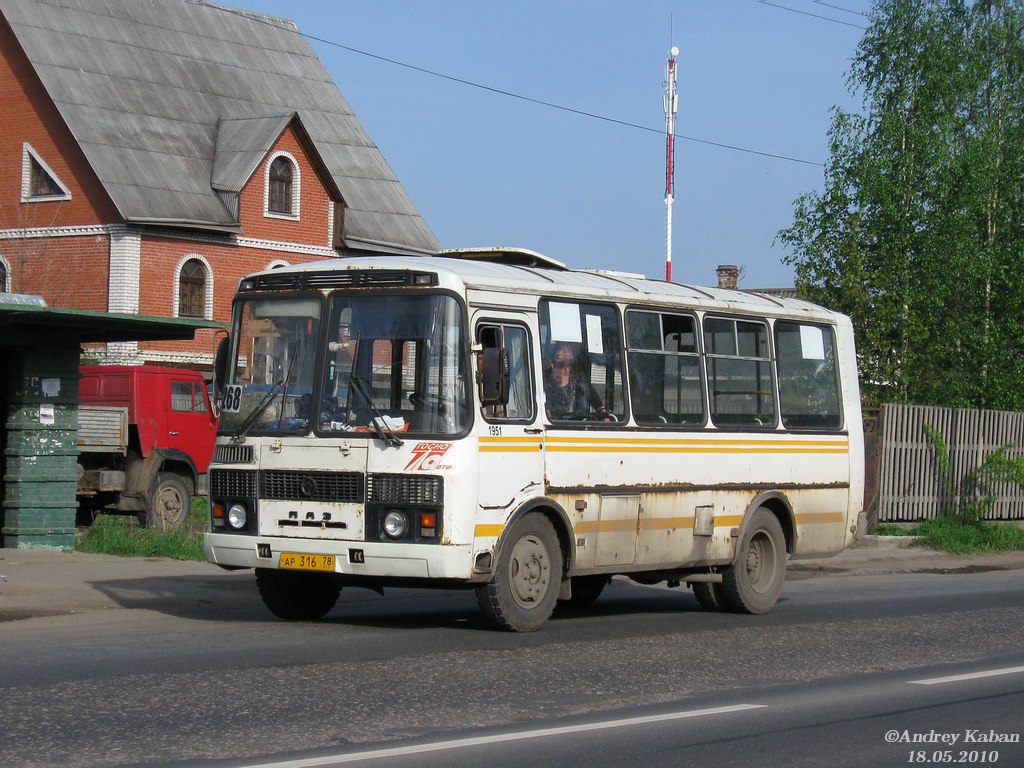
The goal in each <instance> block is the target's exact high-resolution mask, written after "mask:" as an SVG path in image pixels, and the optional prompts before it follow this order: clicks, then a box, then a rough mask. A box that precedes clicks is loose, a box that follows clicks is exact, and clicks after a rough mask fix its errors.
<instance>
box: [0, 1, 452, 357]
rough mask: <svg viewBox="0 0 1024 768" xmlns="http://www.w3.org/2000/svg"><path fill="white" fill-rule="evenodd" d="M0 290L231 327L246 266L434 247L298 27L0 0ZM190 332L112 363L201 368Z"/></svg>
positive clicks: (178, 4) (130, 350) (205, 340)
mask: <svg viewBox="0 0 1024 768" xmlns="http://www.w3.org/2000/svg"><path fill="white" fill-rule="evenodd" d="M0 109H2V110H3V119H2V120H0V290H4V291H10V292H18V293H28V294H38V295H41V296H43V297H44V298H45V300H46V301H47V303H48V304H49V305H50V306H54V307H62V308H71V309H81V310H93V311H108V312H120V313H140V314H145V315H154V316H162V317H184V318H188V317H193V318H201V319H206V320H215V321H224V322H226V321H228V320H229V314H230V302H231V296H232V294H233V292H234V289H235V286H236V284H237V282H238V280H239V278H240V277H241V276H242V275H244V274H246V273H249V272H253V271H256V270H261V269H266V268H269V267H273V266H276V265H281V264H295V263H301V262H308V261H312V260H317V259H324V258H333V257H336V256H339V255H345V254H346V253H350V252H354V251H367V250H372V251H378V252H388V253H405V254H413V255H419V254H424V253H430V252H433V251H436V250H437V249H438V247H439V246H438V242H437V239H436V238H435V237H434V235H433V233H432V232H431V231H430V229H429V227H428V226H427V224H426V222H425V221H424V220H423V218H422V217H421V216H420V214H419V212H418V211H417V209H416V207H415V206H414V205H413V204H412V202H411V200H410V199H409V197H408V195H407V194H406V192H405V190H404V189H403V188H402V186H401V184H400V183H399V182H398V179H397V178H396V177H395V175H394V173H393V172H392V170H391V169H390V167H389V166H388V164H387V162H386V161H385V160H384V158H383V157H382V155H381V154H380V151H379V150H378V149H377V147H376V146H375V145H374V143H373V141H372V140H371V139H370V137H369V136H368V135H367V134H366V132H365V130H364V129H363V128H362V126H361V125H360V124H359V121H358V120H357V119H356V117H355V115H354V114H353V112H352V110H351V108H350V107H349V105H348V103H347V102H346V101H345V99H344V97H343V96H342V95H341V93H340V92H339V90H338V88H337V86H336V85H335V84H334V82H333V81H332V80H331V78H330V76H329V75H328V73H327V71H326V70H325V69H324V67H323V65H322V64H321V63H320V61H319V59H318V58H317V57H316V55H315V54H314V53H313V51H312V49H311V48H310V47H309V44H308V43H307V41H306V39H305V38H304V37H303V36H302V34H301V33H300V32H299V30H298V29H297V27H296V26H295V25H294V24H293V23H292V22H289V21H286V20H283V19H278V18H272V17H268V16H262V15H260V14H256V13H251V12H248V11H240V10H236V9H232V8H227V7H224V6H218V5H214V4H211V3H206V2H203V1H202V0H147V2H139V0H45V1H44V0H0ZM212 334H213V332H212V331H200V332H199V333H198V334H197V336H196V340H195V341H194V342H183V341H178V342H157V341H149V342H138V343H134V342H124V343H117V344H111V345H109V346H108V347H107V348H106V349H102V350H98V351H97V354H98V355H100V356H101V359H106V360H109V361H124V362H153V363H161V364H171V365H189V366H195V367H208V366H209V365H210V363H211V360H212V350H213V346H214V340H213V338H212Z"/></svg>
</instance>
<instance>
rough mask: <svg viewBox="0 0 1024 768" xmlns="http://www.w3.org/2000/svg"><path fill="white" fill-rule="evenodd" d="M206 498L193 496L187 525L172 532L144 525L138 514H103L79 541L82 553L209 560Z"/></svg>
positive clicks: (77, 548) (77, 543) (78, 548)
mask: <svg viewBox="0 0 1024 768" xmlns="http://www.w3.org/2000/svg"><path fill="white" fill-rule="evenodd" d="M205 527H206V499H193V504H192V514H191V516H190V517H189V522H188V523H187V524H186V525H183V526H181V527H180V528H176V529H174V530H171V531H159V530H157V529H155V528H144V527H143V526H141V525H139V522H138V520H137V519H136V518H135V517H134V516H124V515H107V514H103V515H100V516H98V517H97V518H96V520H95V522H93V524H92V525H91V526H89V528H88V529H87V530H86V531H85V533H84V534H83V535H82V536H80V537H79V538H78V540H77V541H76V542H75V549H76V550H78V551H79V552H92V553H100V554H108V555H124V556H131V557H169V558H173V559H175V560H198V561H202V560H205V559H206V558H205V555H204V554H203V531H204V530H205Z"/></svg>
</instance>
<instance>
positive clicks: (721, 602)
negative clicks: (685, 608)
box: [693, 581, 727, 611]
mask: <svg viewBox="0 0 1024 768" xmlns="http://www.w3.org/2000/svg"><path fill="white" fill-rule="evenodd" d="M693 594H694V596H695V597H696V598H697V602H698V603H700V605H701V607H702V608H703V609H704V610H705V611H724V610H725V609H726V607H727V606H726V601H725V597H724V595H722V585H721V584H716V583H713V582H707V581H695V582H693Z"/></svg>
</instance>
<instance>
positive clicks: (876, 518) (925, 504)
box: [865, 405, 1024, 527]
mask: <svg viewBox="0 0 1024 768" xmlns="http://www.w3.org/2000/svg"><path fill="white" fill-rule="evenodd" d="M926 424H927V425H929V426H931V427H932V428H934V429H935V430H937V431H938V432H939V434H941V435H942V438H943V440H944V441H945V443H946V447H947V449H948V451H949V458H950V464H951V467H952V472H951V476H952V480H953V482H954V483H955V484H956V485H957V486H959V485H961V484H962V483H963V481H964V479H965V478H966V477H967V475H968V474H969V473H970V472H971V471H972V470H973V469H975V468H977V467H979V466H980V465H981V464H982V462H983V461H984V459H985V457H986V456H988V455H989V454H991V453H992V452H993V451H995V450H997V449H999V448H1001V447H1002V446H1004V445H1010V446H1011V448H1010V450H1009V453H1008V455H1009V456H1010V457H1014V458H1016V457H1018V456H1020V455H1021V454H1022V453H1024V448H1022V446H1024V413H1017V412H1012V411H982V410H976V409H968V408H933V407H930V406H923V405H884V406H882V407H881V408H880V409H879V410H878V411H877V413H876V414H872V413H869V414H868V418H867V420H866V427H867V428H866V436H867V465H868V471H867V487H866V492H865V509H866V510H867V513H868V523H869V527H870V526H871V525H873V524H875V523H898V522H913V521H918V520H925V519H928V518H933V517H936V516H938V515H940V514H941V513H942V512H943V511H945V510H946V509H949V508H950V507H953V506H954V505H955V501H956V500H955V499H954V498H952V497H950V496H949V494H948V492H947V490H946V488H945V487H944V485H943V483H942V480H941V478H940V475H939V464H938V460H937V458H936V452H935V447H934V445H933V444H932V441H931V440H930V439H929V438H928V435H927V434H926V432H925V425H926ZM989 492H990V493H991V494H992V495H994V496H995V498H996V500H995V503H994V504H993V505H992V507H991V509H990V510H989V511H988V513H987V514H986V516H985V519H986V520H1024V488H1022V487H1021V486H1018V485H1015V484H1011V483H1000V484H998V485H996V486H994V487H993V488H991V489H990V491H989Z"/></svg>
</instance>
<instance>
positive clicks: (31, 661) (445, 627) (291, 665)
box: [0, 570, 1024, 768]
mask: <svg viewBox="0 0 1024 768" xmlns="http://www.w3.org/2000/svg"><path fill="white" fill-rule="evenodd" d="M224 577H225V578H224V579H223V580H221V579H217V580H215V581H214V582H209V580H204V579H206V577H205V576H184V577H181V578H187V579H199V580H201V581H202V583H201V584H200V583H196V584H190V587H194V588H195V590H198V591H196V592H195V594H197V595H202V596H203V597H202V598H201V599H193V600H190V601H189V602H187V603H182V602H175V601H163V602H153V603H149V602H147V601H148V600H149V598H148V597H146V596H147V595H149V594H150V593H151V590H148V589H145V588H142V585H140V584H138V583H133V584H132V587H133V588H134V589H137V591H138V594H139V595H140V597H139V600H140V606H138V607H135V608H133V609H130V610H124V609H119V610H107V611H97V612H85V613H81V614H70V615H69V614H61V615H51V616H40V617H37V618H32V619H26V620H21V621H10V622H3V623H0V670H2V671H3V676H2V678H0V765H3V766H7V767H8V768H21V767H23V766H57V765H60V766H101V765H102V766H107V765H171V764H174V765H213V764H217V763H218V762H220V761H221V760H225V759H226V762H224V763H223V764H224V765H256V764H261V761H262V762H263V763H266V762H274V761H278V762H280V761H293V760H295V759H297V758H301V760H300V761H299V762H291V763H289V765H293V766H298V765H312V764H315V763H312V762H310V760H311V759H318V760H320V761H321V762H319V763H318V764H323V765H329V764H335V763H338V764H344V763H339V762H338V759H337V758H336V756H338V755H348V756H349V757H348V758H345V759H347V760H349V761H351V760H354V759H356V758H357V757H358V758H359V760H358V762H363V763H367V759H366V758H367V757H369V756H368V755H366V754H365V753H366V752H367V750H370V751H378V750H382V749H383V750H390V749H395V748H399V749H403V750H409V751H408V752H407V753H403V754H390V753H389V754H385V755H380V754H377V755H376V757H374V759H373V760H371V761H370V762H369V763H367V764H381V765H416V766H421V765H441V764H442V762H443V764H444V765H446V766H454V765H470V764H473V765H479V764H481V762H482V761H484V760H485V761H486V763H487V764H491V765H513V764H514V765H523V764H529V761H532V760H533V759H536V760H542V759H543V760H545V761H546V764H548V765H587V766H588V768H595V767H596V766H605V765H607V766H612V765H637V766H639V765H643V766H647V765H666V766H667V765H673V766H679V765H696V764H701V763H704V764H712V765H718V766H724V765H741V766H745V765H766V764H767V765H808V766H812V765H813V766H819V765H851V766H853V765H906V764H908V760H907V758H908V756H910V755H911V753H912V752H914V751H915V750H912V749H911V748H910V746H911V745H909V744H902V743H896V744H891V743H888V742H886V741H885V739H884V734H885V732H886V731H887V730H890V729H892V728H900V729H906V730H908V731H909V732H911V734H912V733H916V732H918V731H921V732H927V731H928V730H929V729H934V730H936V731H941V732H954V731H956V732H961V731H964V729H970V728H987V729H993V728H994V729H996V730H997V731H1000V732H1002V731H1006V732H1008V733H1011V732H1016V733H1018V734H1019V733H1020V731H1021V730H1024V725H1022V723H1021V720H1020V716H1019V713H1020V711H1021V704H1022V703H1024V702H1022V700H1021V699H1022V695H1024V650H1022V647H1021V643H1020V628H1021V627H1022V626H1024V590H1022V587H1024V571H1021V570H1009V571H989V572H980V573H942V572H936V573H914V574H907V573H902V574H883V575H866V576H844V577H830V576H822V577H818V578H813V579H808V580H803V581H796V582H792V583H788V584H787V587H786V591H785V593H784V597H783V600H782V601H781V602H780V603H779V605H778V606H777V607H776V609H775V611H773V612H772V613H770V614H767V615H765V616H754V617H751V616H735V615H731V614H715V613H707V612H705V611H703V610H701V609H700V608H699V607H698V605H697V602H696V600H695V599H694V598H693V596H692V593H690V592H688V591H685V590H667V589H663V588H647V587H639V586H635V585H632V584H630V583H628V582H616V583H614V584H613V585H612V586H611V588H609V590H608V591H607V592H606V594H605V595H603V596H602V597H601V599H600V600H598V602H597V603H596V604H595V605H594V606H593V607H592V609H591V610H589V611H587V612H586V613H568V612H560V613H559V614H557V615H556V616H555V617H554V618H553V620H551V621H550V622H549V623H548V624H547V625H545V626H544V627H543V628H542V629H541V630H540V631H539V632H536V633H532V634H526V635H515V634H506V633H498V632H492V631H488V630H486V629H485V628H484V626H483V624H482V622H481V620H480V617H479V614H478V612H477V609H476V604H475V601H474V599H473V597H472V594H471V593H460V592H454V593H438V592H425V591H413V590H405V591H395V592H389V593H388V594H387V596H386V597H384V598H381V597H379V596H377V595H375V594H372V593H369V592H366V591H359V590H351V591H346V592H345V593H343V599H342V601H341V602H340V603H339V605H338V607H336V609H335V610H334V611H333V612H332V613H331V614H329V616H328V618H327V619H326V620H324V621H322V622H319V623H312V624H289V623H285V622H280V621H277V620H275V619H273V618H272V617H271V616H269V614H267V612H266V611H265V610H264V609H263V607H262V605H260V603H259V600H258V597H256V596H255V589H254V586H253V584H252V576H251V574H225V575H224ZM208 582H209V584H214V586H212V587H210V586H209V585H208ZM108 586H109V585H108ZM109 588H111V589H115V588H116V585H114V586H110V587H109ZM164 589H165V591H167V590H169V591H174V590H181V589H182V585H181V584H169V583H166V582H165V585H164ZM125 601H126V598H124V597H123V596H122V603H124V602H125ZM147 606H148V607H147ZM1017 668H1020V669H1017ZM1007 669H1009V670H1015V669H1017V671H1010V672H1006V673H1004V674H999V675H992V676H987V677H981V678H977V679H972V681H971V682H961V683H955V684H953V683H950V684H942V685H939V684H936V685H931V686H922V685H911V684H910V682H908V681H912V680H916V679H919V678H920V679H923V678H929V677H941V676H944V675H946V674H949V673H952V672H956V673H960V672H963V671H977V670H983V671H992V670H1007ZM735 707H744V708H743V709H733V708H735ZM722 708H725V709H722ZM705 710H715V711H714V712H712V713H704V711H705ZM718 710H722V711H718ZM694 711H697V712H699V713H702V714H698V715H696V716H694V715H692V714H689V715H688V716H682V715H679V714H678V713H683V715H687V713H692V712H694ZM638 717H639V718H643V717H655V718H656V719H654V720H652V721H650V722H633V720H634V719H635V718H638ZM657 718H660V719H657ZM623 721H626V722H625V723H624V724H619V725H615V726H614V727H613V726H606V725H601V724H605V723H608V722H616V723H622V722H623ZM595 724H596V725H595ZM570 726H572V727H576V726H586V729H584V730H559V731H555V732H553V733H551V734H550V736H549V737H543V736H531V737H529V738H518V737H516V738H496V737H497V736H501V735H503V734H504V735H508V734H519V733H520V732H524V731H531V732H535V731H536V730H537V729H538V728H540V729H547V728H566V727H570ZM1014 729H1016V730H1015V731H1014ZM1018 738H1021V736H1020V735H1018ZM465 739H482V740H483V742H482V743H481V744H476V743H474V744H472V745H468V746H458V745H457V746H456V747H455V748H451V749H448V748H442V749H438V748H437V747H436V745H437V744H438V743H446V742H457V743H459V744H461V741H462V740H465ZM424 745H428V748H426V749H425V748H424ZM904 747H906V748H904ZM924 749H925V753H926V755H927V756H929V758H930V757H932V756H934V755H933V753H936V751H937V750H936V749H933V748H932V745H927V744H926V745H924ZM1014 750H1016V751H1014ZM956 751H957V752H958V751H959V750H956ZM974 751H978V750H974ZM998 751H999V752H1000V756H999V758H998V763H997V764H999V765H1011V766H1013V765H1024V752H1022V751H1021V749H1020V744H1019V743H1017V744H1005V745H1000V749H999V750H998ZM970 752H971V750H968V753H967V755H966V756H967V757H970ZM766 755H767V756H777V757H778V759H775V758H774V757H773V758H771V759H766ZM955 756H956V755H954V757H955ZM939 757H940V758H944V757H945V755H944V754H939ZM975 757H976V758H977V755H975ZM330 761H334V762H330ZM989 762H990V763H992V762H997V761H992V760H990V761H989ZM921 764H927V763H926V762H925V763H921ZM963 764H967V763H963ZM975 764H981V761H980V759H978V760H976V761H975Z"/></svg>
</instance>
